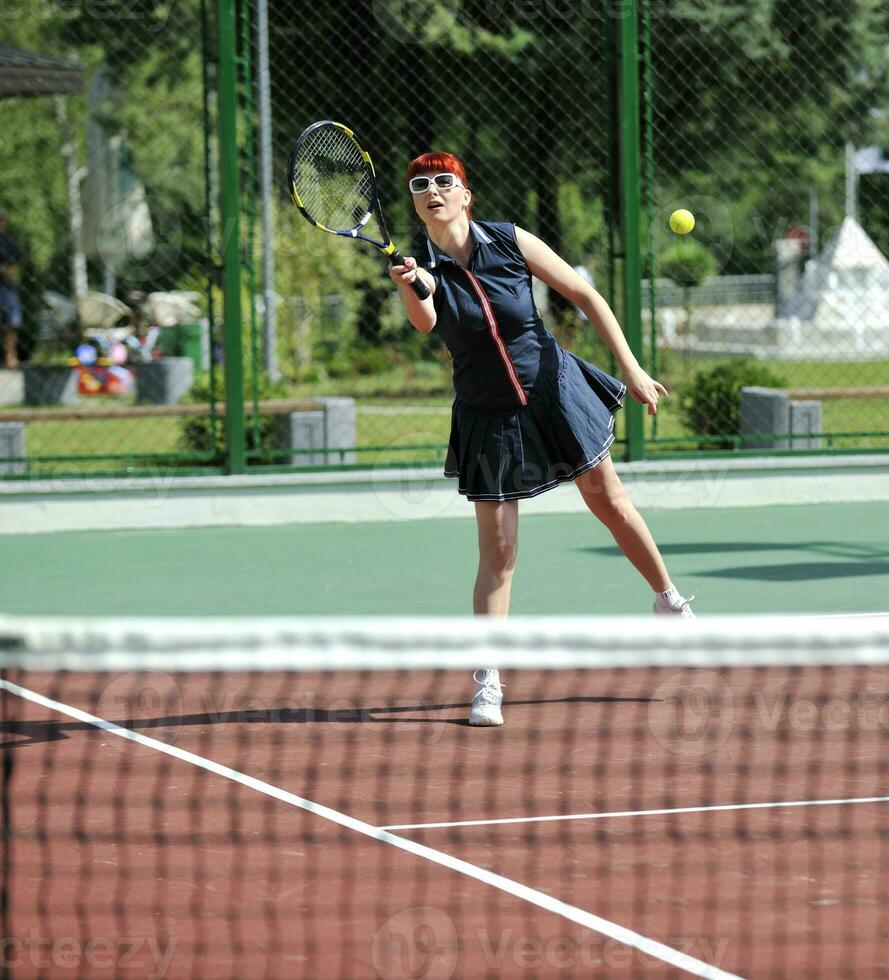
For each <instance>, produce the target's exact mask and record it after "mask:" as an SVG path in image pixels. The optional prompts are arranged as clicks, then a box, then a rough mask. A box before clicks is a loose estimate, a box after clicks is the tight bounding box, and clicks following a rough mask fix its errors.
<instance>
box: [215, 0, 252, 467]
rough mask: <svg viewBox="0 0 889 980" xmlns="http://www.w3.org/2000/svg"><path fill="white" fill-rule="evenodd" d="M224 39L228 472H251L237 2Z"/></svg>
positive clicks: (224, 23)
mask: <svg viewBox="0 0 889 980" xmlns="http://www.w3.org/2000/svg"><path fill="white" fill-rule="evenodd" d="M216 9H217V32H218V40H219V144H220V146H219V162H220V166H219V169H220V183H221V188H220V191H221V194H220V196H221V199H222V267H223V272H222V297H223V311H224V320H225V325H224V332H223V337H224V341H223V344H224V351H225V361H224V365H223V367H224V377H225V442H226V471H227V472H229V473H244V472H245V471H246V447H245V439H244V435H245V426H244V352H243V349H242V339H241V332H242V331H241V255H240V231H239V220H240V189H239V174H238V136H237V115H238V91H237V85H238V82H237V73H236V69H235V57H236V53H235V0H217V8H216Z"/></svg>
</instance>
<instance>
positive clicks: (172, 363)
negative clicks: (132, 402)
mask: <svg viewBox="0 0 889 980" xmlns="http://www.w3.org/2000/svg"><path fill="white" fill-rule="evenodd" d="M193 382H194V361H193V360H192V359H191V358H190V357H164V358H162V359H161V360H159V361H150V362H149V363H148V364H137V365H136V401H137V402H148V403H150V404H152V405H175V404H177V403H178V402H179V401H180V399H181V398H182V397H183V396H184V395H185V394H187V392H188V390H189V389H190V388H191V386H192V383H193Z"/></svg>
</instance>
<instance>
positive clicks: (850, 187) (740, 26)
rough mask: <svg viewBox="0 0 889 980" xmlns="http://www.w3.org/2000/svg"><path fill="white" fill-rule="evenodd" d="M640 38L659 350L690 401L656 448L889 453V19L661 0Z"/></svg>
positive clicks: (667, 415)
mask: <svg viewBox="0 0 889 980" xmlns="http://www.w3.org/2000/svg"><path fill="white" fill-rule="evenodd" d="M641 23H642V41H643V46H642V47H643V72H644V76H643V77H644V93H645V99H646V112H645V113H644V127H643V128H644V135H645V138H646V139H645V143H646V145H645V154H644V163H645V173H646V191H647V195H646V196H647V202H646V203H647V205H648V215H649V221H650V229H651V236H650V250H651V253H652V255H651V259H652V261H651V262H650V264H649V274H650V272H651V270H652V269H653V270H654V277H655V278H654V284H653V288H650V289H646V292H647V294H648V295H647V296H646V300H647V303H646V307H647V310H648V313H647V327H648V329H649V338H650V348H649V353H650V357H651V360H652V361H653V363H654V367H655V370H656V371H658V372H659V373H660V375H661V376H662V377H663V378H664V380H665V381H666V382H667V384H668V386H669V387H671V389H672V390H674V392H675V393H676V394H678V397H674V398H672V399H671V400H670V401H669V402H668V403H667V404H666V406H665V409H664V411H663V412H660V413H659V414H658V416H657V419H656V421H655V422H654V423H652V424H651V426H650V429H649V433H648V443H647V445H648V447H649V449H650V450H651V449H665V450H666V449H683V448H690V447H691V448H693V447H698V446H700V447H701V448H722V447H726V448H728V447H731V448H739V447H740V448H752V449H758V450H762V449H785V448H791V449H810V448H825V449H826V448H829V447H847V448H848V447H861V448H866V447H877V446H886V445H887V444H889V261H887V258H886V256H887V255H889V222H887V218H889V71H887V67H889V59H887V54H889V9H887V8H886V5H885V4H884V3H880V2H879V0H873V2H871V0H864V2H861V3H848V2H837V0H804V2H799V0H794V2H784V0H770V2H753V3H748V4H743V5H736V4H717V3H682V2H670V3H664V2H659V0H649V2H646V3H643V4H642V5H641ZM676 208H687V209H689V210H691V211H692V212H693V213H694V214H695V215H696V217H697V225H696V228H695V230H694V232H693V233H692V234H691V235H690V236H688V238H687V239H682V238H679V237H677V236H675V235H673V234H672V232H671V231H670V230H669V227H668V216H669V215H670V214H671V213H672V211H673V210H674V209H676ZM646 285H647V284H646ZM749 388H755V389H759V390H758V391H744V389H749ZM690 437H693V438H690Z"/></svg>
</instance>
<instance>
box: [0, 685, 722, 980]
mask: <svg viewBox="0 0 889 980" xmlns="http://www.w3.org/2000/svg"><path fill="white" fill-rule="evenodd" d="M0 688H2V689H3V690H6V691H9V692H10V693H12V694H16V695H18V696H19V697H22V698H26V699H27V700H28V701H32V702H33V703H34V704H39V705H41V706H42V707H44V708H49V709H50V710H51V711H57V712H59V713H60V714H63V715H67V716H68V717H69V718H75V719H76V720H77V721H82V722H86V723H87V724H88V725H93V726H95V727H96V728H100V729H102V730H103V731H106V732H108V733H109V734H111V735H118V736H119V737H120V738H125V739H128V740H129V741H131V742H137V743H138V744H139V745H144V746H145V747H146V748H150V749H155V750H156V751H158V752H163V753H164V754H165V755H170V756H172V757H173V758H174V759H180V760H181V761H182V762H188V763H190V764H191V765H193V766H197V767H198V768H200V769H206V770H207V771H208V772H212V773H215V774H216V775H217V776H222V777H223V778H225V779H230V780H231V781H232V782H235V783H240V784H241V785H242V786H246V787H248V789H253V790H256V792H258V793H263V794H265V795H266V796H271V797H273V798H274V799H276V800H280V801H281V802H282V803H288V804H290V806H295V807H299V808H300V809H302V810H307V811H308V812H309V813H314V814H317V816H319V817H323V818H324V819H325V820H330V821H331V822H332V823H336V824H339V825H340V826H342V827H348V828H349V829H350V830H354V831H356V833H359V834H363V835H364V836H365V837H372V838H374V839H375V840H378V841H381V842H382V843H383V844H390V845H392V846H393V847H397V848H399V849H400V850H402V851H407V852H409V853H410V854H414V855H416V856H417V857H421V858H425V859H426V860H427V861H432V862H433V863H434V864H439V865H441V866H442V867H445V868H450V869H451V870H452V871H457V872H459V873H460V874H463V875H466V877H468V878H474V879H475V880H476V881H480V882H482V883H484V884H486V885H491V886H492V887H494V888H499V889H500V891H503V892H506V893H507V894H509V895H512V896H514V897H515V898H520V899H523V900H524V901H526V902H529V903H531V904H532V905H536V906H538V908H542V909H545V910H546V911H547V912H554V913H555V914H556V915H561V916H562V917H563V918H565V919H569V920H570V921H571V922H576V923H577V924H578V925H581V926H585V927H586V928H587V929H592V930H593V931H595V932H598V933H599V934H600V935H603V936H607V937H608V938H609V939H616V940H617V941H618V942H621V943H624V945H626V946H632V947H634V948H635V949H638V950H640V951H641V952H643V953H644V954H645V955H646V956H650V957H652V958H653V959H658V960H661V961H663V962H664V963H669V964H670V965H671V966H675V967H678V968H679V969H681V970H685V971H686V972H687V973H691V974H693V975H694V976H698V977H707V978H710V980H741V978H739V977H738V976H737V975H736V974H734V973H727V972H726V971H725V970H720V969H719V968H718V967H716V966H713V965H712V964H710V963H705V962H704V961H703V960H698V959H695V957H693V956H689V955H688V954H687V953H682V952H680V951H679V950H677V949H673V948H671V947H670V946H666V945H665V944H664V943H660V942H658V941H657V940H656V939H650V938H649V937H648V936H643V935H641V934H640V933H638V932H634V931H633V930H632V929H626V928H625V927H624V926H620V925H618V924H617V923H615V922H610V921H609V920H608V919H602V918H600V917H599V916H598V915H593V913H592V912H586V911H584V910H583V909H579V908H577V907H576V906H574V905H569V904H568V903H567V902H562V901H560V900H559V899H557V898H553V897H552V896H551V895H547V894H545V893H544V892H540V891H538V890H537V889H536V888H530V887H528V886H527V885H523V884H522V883H521V882H519V881H513V880H512V879H511V878H505V877H504V876H503V875H498V874H495V873H494V872H493V871H487V870H486V869H485V868H479V867H477V866H476V865H474V864H470V863H469V862H468V861H462V860H460V858H456V857H453V856H452V855H450V854H445V853H444V851H437V850H435V849H434V848H431V847H426V846H425V845H424V844H418V843H417V842H416V841H412V840H409V839H408V838H406V837H398V836H396V835H395V834H391V833H389V832H388V831H386V830H383V829H381V828H379V827H373V826H371V825H370V824H368V823H365V822H364V821H363V820H357V819H356V818H355V817H350V816H349V815H348V814H345V813H340V812H339V810H332V809H331V808H330V807H326V806H323V805H322V804H320V803H313V802H312V801H311V800H307V799H304V798H303V797H301V796H297V795H296V794H295V793H288V792H287V791H286V790H283V789H281V788H280V787H278V786H272V785H271V783H266V782H263V781H262V780H261V779H255V778H254V777H253V776H248V775H246V773H243V772H238V770H237V769H230V768H229V767H228V766H223V765H220V764H219V763H218V762H213V761H212V760H211V759H205V758H204V757H203V756H200V755H195V754H194V753H193V752H187V751H186V750H185V749H180V748H177V747H176V746H175V745H167V744H166V743H165V742H160V741H158V740H157V739H154V738H150V737H149V736H147V735H143V734H142V733H141V732H134V731H131V730H130V729H128V728H121V727H120V725H116V724H115V723H114V722H112V721H106V720H105V719H104V718H98V717H96V716H95V715H91V714H88V713H87V712H86V711H81V710H80V709H79V708H74V707H72V706H71V705H67V704H62V703H61V702H59V701H53V700H51V699H50V698H47V697H44V695H42V694H38V693H37V692H36V691H30V690H28V688H25V687H19V685H18V684H13V683H12V682H11V681H7V680H5V679H3V678H0Z"/></svg>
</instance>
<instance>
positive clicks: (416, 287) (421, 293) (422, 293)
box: [389, 249, 432, 299]
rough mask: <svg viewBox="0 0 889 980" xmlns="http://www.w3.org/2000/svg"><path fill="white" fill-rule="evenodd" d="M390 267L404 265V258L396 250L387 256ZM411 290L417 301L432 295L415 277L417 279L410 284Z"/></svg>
mask: <svg viewBox="0 0 889 980" xmlns="http://www.w3.org/2000/svg"><path fill="white" fill-rule="evenodd" d="M389 264H390V265H404V256H403V255H402V254H401V252H399V251H398V249H395V251H394V252H393V253H392V254H391V255H390V256H389ZM411 289H413V291H414V292H415V293H416V294H417V298H418V299H428V298H429V297H430V296H431V295H432V293H431V292H430V291H429V287H428V286H427V285H426V283H425V282H423V280H422V279H421V278H420V277H419V276H417V278H416V279H415V280H414V281H413V282H412V283H411Z"/></svg>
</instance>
